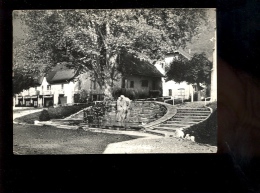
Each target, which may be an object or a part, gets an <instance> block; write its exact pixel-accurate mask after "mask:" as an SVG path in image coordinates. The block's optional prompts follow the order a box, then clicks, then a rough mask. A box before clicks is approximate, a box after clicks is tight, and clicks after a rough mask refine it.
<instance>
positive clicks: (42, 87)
mask: <svg viewBox="0 0 260 193" xmlns="http://www.w3.org/2000/svg"><path fill="white" fill-rule="evenodd" d="M77 76H78V74H77V72H76V71H74V70H72V69H67V68H65V64H64V63H60V64H58V65H57V66H56V67H55V68H54V69H52V71H50V72H49V73H47V74H46V76H42V77H40V78H39V79H38V80H36V82H35V87H31V88H29V89H28V90H24V91H23V92H21V93H19V94H18V95H16V97H15V105H16V106H28V107H29V106H34V107H40V106H44V107H48V106H52V105H59V104H72V103H74V94H75V93H77V90H78V85H77V81H75V80H76V78H77Z"/></svg>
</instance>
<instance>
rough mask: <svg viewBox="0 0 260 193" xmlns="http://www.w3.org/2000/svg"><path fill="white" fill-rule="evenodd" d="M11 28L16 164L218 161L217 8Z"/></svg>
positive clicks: (26, 13) (69, 12)
mask: <svg viewBox="0 0 260 193" xmlns="http://www.w3.org/2000/svg"><path fill="white" fill-rule="evenodd" d="M12 21H13V77H12V83H13V93H12V94H13V154H14V155H68V154H156V153H158V154H161V153H165V154H177V153H216V152H217V127H218V124H217V40H216V37H217V25H216V9H215V8H149V9H147V8H146V9H141V8H138V9H60V10H14V11H13V13H12Z"/></svg>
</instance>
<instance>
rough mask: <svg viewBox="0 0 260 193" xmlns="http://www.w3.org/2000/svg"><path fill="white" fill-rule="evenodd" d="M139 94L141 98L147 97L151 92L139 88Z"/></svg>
mask: <svg viewBox="0 0 260 193" xmlns="http://www.w3.org/2000/svg"><path fill="white" fill-rule="evenodd" d="M138 94H139V96H138V98H139V99H146V98H148V96H149V93H148V92H147V91H146V90H139V92H138Z"/></svg>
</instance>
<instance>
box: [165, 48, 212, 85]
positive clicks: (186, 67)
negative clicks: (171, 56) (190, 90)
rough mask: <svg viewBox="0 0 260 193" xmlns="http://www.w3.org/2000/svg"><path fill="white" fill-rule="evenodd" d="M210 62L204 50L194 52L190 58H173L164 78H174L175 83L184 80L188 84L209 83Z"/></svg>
mask: <svg viewBox="0 0 260 193" xmlns="http://www.w3.org/2000/svg"><path fill="white" fill-rule="evenodd" d="M211 69H212V62H211V61H209V60H208V58H207V57H206V54H205V53H204V52H202V53H200V54H198V53H195V54H194V55H193V56H192V58H191V59H190V60H183V59H178V60H173V61H172V62H171V63H170V66H169V69H168V71H167V72H166V80H167V81H169V80H174V81H175V82H177V83H180V82H184V81H186V82H187V83H188V84H196V85H197V87H198V88H199V87H200V83H202V84H206V85H209V84H210V75H211Z"/></svg>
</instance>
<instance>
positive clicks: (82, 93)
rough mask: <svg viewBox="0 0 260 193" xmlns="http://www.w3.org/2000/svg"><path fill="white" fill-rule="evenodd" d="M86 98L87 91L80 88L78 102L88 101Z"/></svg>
mask: <svg viewBox="0 0 260 193" xmlns="http://www.w3.org/2000/svg"><path fill="white" fill-rule="evenodd" d="M88 99H89V93H88V91H87V90H84V89H83V90H81V91H80V93H79V99H78V100H79V102H80V103H86V102H88Z"/></svg>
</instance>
